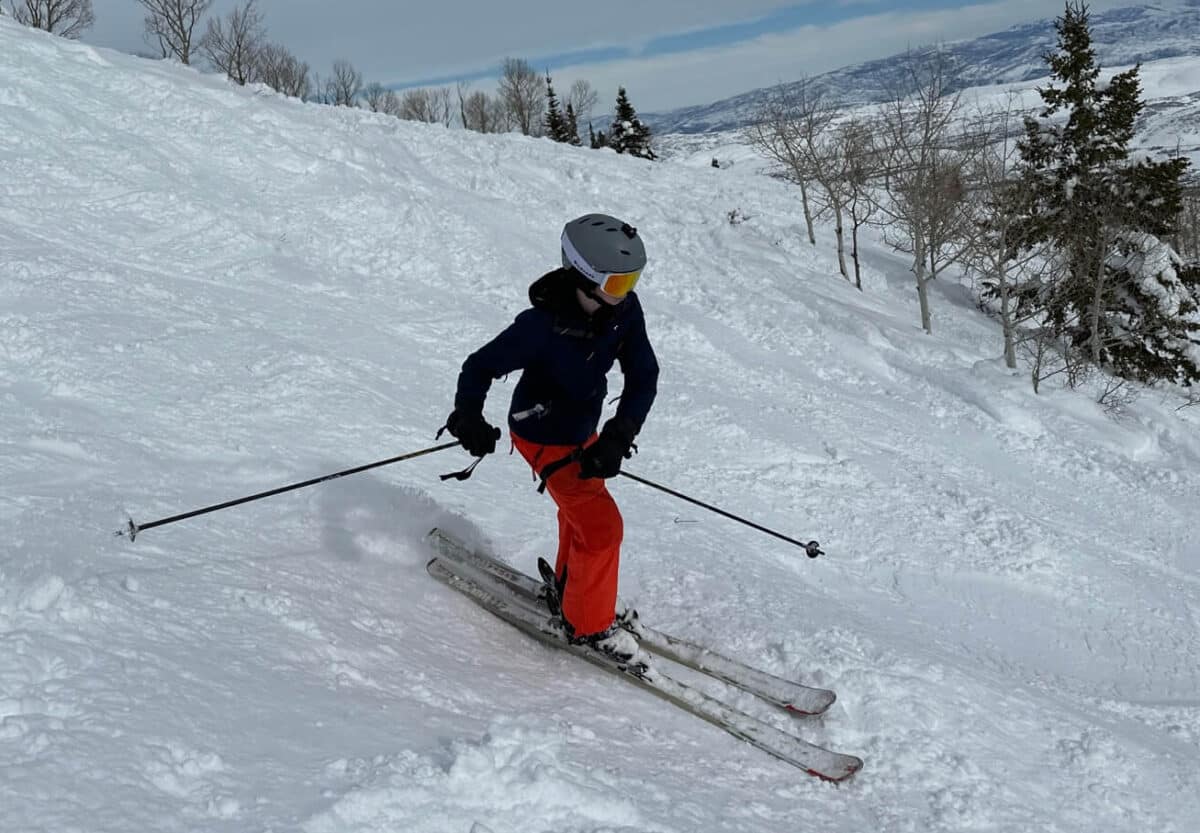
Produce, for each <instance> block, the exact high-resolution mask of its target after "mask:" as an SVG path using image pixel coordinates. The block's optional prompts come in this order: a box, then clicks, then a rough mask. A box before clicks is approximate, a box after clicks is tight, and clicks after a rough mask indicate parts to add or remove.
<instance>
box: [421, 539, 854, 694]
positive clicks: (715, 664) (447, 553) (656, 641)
mask: <svg viewBox="0 0 1200 833" xmlns="http://www.w3.org/2000/svg"><path fill="white" fill-rule="evenodd" d="M427 537H428V539H429V542H430V544H431V545H432V547H433V549H434V551H435V552H437V553H438V554H439V555H441V556H443V557H444V558H447V559H449V560H451V561H454V562H456V563H460V564H465V565H467V566H469V567H474V568H475V569H476V570H479V571H482V572H485V573H487V574H489V575H491V576H494V577H496V578H498V579H500V580H501V581H503V582H504V583H505V584H507V585H509V586H510V587H512V588H513V589H514V590H516V591H517V592H518V593H520V594H522V595H523V596H525V597H527V598H528V599H530V600H531V601H533V602H534V603H536V604H537V605H540V606H543V607H544V599H545V595H544V593H545V585H544V583H543V582H542V581H540V580H538V579H535V578H533V577H532V576H528V575H526V574H525V573H523V572H521V571H520V570H516V569H513V568H512V567H510V566H508V565H507V564H505V563H504V562H503V561H500V560H499V559H496V558H493V557H492V556H489V555H485V554H483V553H478V552H475V551H474V550H471V549H470V548H468V547H467V546H465V545H464V544H463V543H462V542H460V541H458V540H457V539H455V538H454V537H453V536H452V535H450V534H449V533H447V532H446V531H445V530H442V529H437V528H435V529H433V530H431V531H430V532H429V535H428V536H427ZM636 635H637V636H638V639H639V641H640V642H641V646H642V648H643V649H645V650H647V651H649V652H651V653H652V654H657V655H659V656H662V657H666V658H667V659H669V660H672V661H674V662H678V663H679V664H680V665H686V666H688V667H689V668H692V669H694V670H696V671H700V672H701V673H704V674H708V675H709V676H711V677H715V678H716V679H718V680H721V681H722V682H726V683H729V684H730V685H732V686H735V687H737V688H740V689H742V690H743V691H746V692H749V693H750V694H753V695H754V696H756V697H758V698H760V699H762V700H764V701H766V702H768V703H771V704H772V705H775V706H778V707H779V708H782V709H786V710H787V711H789V712H791V713H793V714H797V715H801V716H808V715H817V714H821V713H823V712H825V711H826V710H827V709H828V708H829V707H830V706H831V705H833V702H834V701H835V700H836V699H837V695H836V694H834V693H833V692H832V691H829V690H827V689H823V688H813V687H811V686H806V685H802V684H801V683H796V682H792V681H791V680H785V679H782V678H780V677H776V676H774V675H773V674H768V673H767V672H766V671H761V670H759V669H757V668H754V667H752V666H749V665H746V664H745V663H743V662H739V661H738V660H735V659H731V658H729V657H727V656H724V655H722V654H718V653H717V652H716V651H713V650H711V649H709V648H705V647H703V646H701V645H697V644H695V643H693V642H689V641H687V640H684V639H679V638H678V637H674V636H671V635H670V634H666V633H663V632H662V631H659V630H656V629H654V628H652V627H649V626H648V625H646V624H645V623H644V622H641V623H640V627H639V628H638V632H637V634H636Z"/></svg>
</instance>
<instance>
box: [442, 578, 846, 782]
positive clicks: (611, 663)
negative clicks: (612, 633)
mask: <svg viewBox="0 0 1200 833" xmlns="http://www.w3.org/2000/svg"><path fill="white" fill-rule="evenodd" d="M426 569H427V570H428V572H429V574H430V575H431V576H433V577H434V578H435V579H437V580H438V581H440V582H442V583H443V584H445V585H447V586H448V587H450V588H452V589H454V590H456V591H458V592H459V593H462V594H463V595H465V596H467V597H468V598H469V599H471V600H472V601H473V602H475V603H476V604H478V605H479V606H480V607H482V608H484V609H485V610H487V611H488V612H490V613H492V614H493V615H495V616H497V617H498V618H500V619H502V620H504V621H505V622H508V623H509V624H510V625H512V626H513V627H515V628H517V629H518V630H520V631H522V632H524V633H526V634H528V635H529V636H532V637H534V638H535V639H538V640H540V641H541V642H543V643H546V644H548V645H551V646H554V647H556V648H559V649H562V650H565V651H567V652H569V653H572V654H575V655H576V656H578V657H581V658H583V659H585V660H587V661H588V662H590V663H592V664H593V665H595V666H597V667H599V668H602V669H604V670H605V671H608V672H610V673H612V674H615V675H617V676H620V677H622V678H624V679H626V680H628V681H629V682H631V683H633V684H635V685H637V686H639V687H640V688H642V689H644V690H646V691H649V692H651V693H652V694H655V695H656V696H658V697H661V698H662V699H664V700H666V701H668V702H670V703H672V704H673V705H675V706H678V707H679V708H681V709H683V710H685V711H688V712H690V713H692V714H693V715H695V716H697V717H699V718H701V719H703V720H706V721H708V722H709V723H711V724H713V725H714V726H717V727H719V728H721V729H724V730H725V731H726V732H728V733H729V734H731V735H733V736H734V737H736V738H739V739H741V740H743V741H745V742H746V743H749V744H750V745H751V746H754V747H756V748H758V749H760V750H762V751H763V752H766V753H767V754H769V755H771V756H772V757H774V758H777V759H779V760H781V761H784V762H785V763H788V764H791V765H792V766H794V767H797V768H798V769H800V770H802V771H803V772H805V773H808V774H809V775H813V776H815V777H817V778H822V779H824V780H827V781H842V780H845V779H846V778H849V777H850V776H851V775H853V774H854V773H856V772H857V771H858V770H859V769H861V768H862V765H863V762H862V760H861V759H859V758H856V757H854V756H853V755H844V754H841V753H839V752H832V751H830V750H828V749H825V748H823V747H820V746H817V745H815V744H812V743H809V742H807V741H805V740H801V739H800V738H798V737H796V736H794V735H790V734H788V733H787V732H784V731H781V730H779V729H777V728H775V727H774V726H771V725H770V724H768V723H764V722H762V721H760V720H758V719H757V718H754V717H751V716H750V715H747V714H743V713H742V712H740V711H738V710H737V709H735V708H733V707H731V706H730V705H728V704H726V703H724V702H722V701H721V700H719V699H717V698H715V697H711V696H709V695H707V694H705V693H703V692H701V691H698V690H696V689H693V688H691V687H690V686H688V685H687V684H685V683H683V682H681V681H679V680H676V679H674V678H673V677H671V676H669V675H668V674H666V673H665V672H663V671H662V670H660V669H659V668H657V667H656V666H655V664H654V663H653V662H650V663H649V664H642V663H635V664H624V663H621V662H618V661H617V660H614V659H613V658H611V657H608V656H606V655H605V654H602V653H600V652H599V651H597V650H595V649H593V648H590V647H588V646H586V645H578V644H573V643H571V642H569V641H568V640H567V639H566V637H565V635H564V633H563V631H562V628H561V627H560V626H558V624H557V622H556V620H554V619H552V618H551V617H550V616H549V615H547V614H546V613H545V612H544V611H542V612H539V611H537V610H536V609H534V608H533V607H530V606H528V605H526V604H524V603H523V602H522V594H520V593H519V592H517V591H516V590H515V589H514V588H512V587H511V585H507V584H505V583H504V582H502V581H500V580H499V579H495V578H492V577H489V576H487V575H486V574H482V573H478V572H474V573H473V572H472V571H471V570H470V569H469V568H468V570H462V569H461V565H458V564H455V562H453V561H449V560H443V559H442V558H440V557H434V558H433V559H431V560H430V561H429V563H428V565H427V566H426Z"/></svg>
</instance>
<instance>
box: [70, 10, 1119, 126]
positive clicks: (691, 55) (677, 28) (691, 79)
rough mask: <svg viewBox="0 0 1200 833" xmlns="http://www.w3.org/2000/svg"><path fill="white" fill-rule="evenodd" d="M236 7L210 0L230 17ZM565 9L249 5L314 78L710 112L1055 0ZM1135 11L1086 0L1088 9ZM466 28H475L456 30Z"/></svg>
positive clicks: (129, 17) (1018, 17)
mask: <svg viewBox="0 0 1200 833" xmlns="http://www.w3.org/2000/svg"><path fill="white" fill-rule="evenodd" d="M236 5H238V0H215V2H214V4H213V7H212V11H211V13H219V14H225V13H227V12H228V11H229V10H230V9H232V8H233V7H234V6H236ZM571 5H572V6H573V7H574V8H572V9H571V11H570V13H569V14H568V13H566V12H565V11H564V9H565V7H564V4H562V3H559V2H549V0H511V2H505V3H484V2H479V0H441V1H440V2H437V3H420V4H409V3H393V2H381V0H338V2H331V1H330V0H258V6H259V9H260V10H261V11H262V13H263V15H264V17H265V20H266V25H267V30H268V35H269V37H270V38H271V39H272V40H274V41H277V42H279V43H282V44H283V45H285V46H287V47H288V48H290V49H291V50H292V52H294V53H295V54H297V55H298V56H299V57H300V58H302V59H303V60H305V61H307V62H308V63H309V65H310V66H311V67H312V69H313V70H314V71H315V72H317V73H320V74H325V73H328V71H329V68H330V67H331V66H332V64H333V61H334V60H336V59H338V58H345V59H348V60H350V61H351V62H352V63H353V64H354V65H355V66H356V67H357V68H358V69H359V70H360V71H362V72H363V74H364V76H365V78H366V80H368V81H379V82H381V83H383V84H385V85H386V86H391V87H396V88H403V87H411V86H438V85H453V84H454V83H455V82H457V81H459V80H465V81H469V82H470V83H471V84H472V87H473V88H475V89H485V90H490V89H491V88H492V87H493V84H494V75H495V71H496V67H497V66H499V64H500V62H501V61H502V60H503V59H504V58H505V57H518V58H525V59H527V60H529V61H530V62H531V63H532V64H533V65H534V66H536V67H538V68H539V69H543V68H544V69H548V70H549V71H550V72H551V73H552V74H553V76H554V77H555V80H556V83H557V84H558V86H559V89H560V90H562V89H566V88H567V87H569V86H570V84H571V82H573V81H574V80H576V79H579V78H582V79H586V80H588V81H590V82H591V83H592V85H593V86H594V87H595V88H596V90H597V91H598V92H599V94H600V100H601V102H606V101H608V100H609V99H610V98H613V97H615V95H616V90H617V87H618V86H619V85H624V86H625V87H626V88H627V90H628V91H629V95H630V99H631V100H632V101H633V103H634V106H635V107H637V108H638V109H639V110H641V111H644V112H656V111H657V112H661V111H666V110H672V109H675V108H677V107H684V106H690V105H695V104H706V103H710V102H713V101H717V100H720V99H722V98H726V97H729V96H731V95H736V94H738V93H741V92H746V91H748V90H751V89H755V88H758V87H763V86H769V85H771V84H774V83H777V82H779V81H788V80H795V79H796V78H799V77H800V76H802V75H813V74H818V73H821V72H825V71H827V70H831V69H837V68H838V67H842V66H847V65H851V64H856V63H859V62H861V61H866V60H871V59H874V58H880V57H884V56H887V55H891V54H894V53H896V52H900V51H903V50H905V49H906V48H908V47H910V46H920V45H924V44H928V43H931V42H936V41H946V40H955V39H960V38H970V37H977V36H979V35H984V34H988V33H990V32H994V31H998V30H1001V29H1005V28H1008V27H1009V26H1012V25H1015V24H1018V23H1022V22H1026V21H1030V20H1036V19H1040V18H1045V17H1053V16H1055V15H1056V14H1059V13H1060V12H1061V7H1062V6H1061V4H1060V3H1058V2H1054V0H998V1H997V2H983V3H976V4H968V3H961V2H952V0H905V1H904V2H888V1H887V0H836V2H827V1H826V0H806V2H800V3H796V2H791V3H787V2H779V1H778V0H738V1H737V2H730V0H655V2H652V3H634V2H629V1H628V0H612V2H605V3H603V4H583V3H579V4H571ZM1128 5H1133V2H1132V0H1095V1H1094V2H1092V3H1090V7H1091V8H1092V9H1093V11H1097V12H1098V11H1103V10H1105V9H1109V8H1114V7H1118V6H1128ZM93 8H94V9H95V14H96V25H95V27H94V28H93V29H92V31H90V32H89V33H88V34H87V35H86V36H85V37H84V38H83V40H84V41H85V42H87V43H91V44H95V45H99V46H109V47H114V48H117V49H121V50H124V51H127V52H138V51H147V50H148V49H149V47H148V45H147V44H146V42H145V41H144V40H143V38H142V10H141V7H140V6H139V5H138V4H137V3H136V2H135V0H94V2H93ZM464 21H469V22H470V26H469V27H468V26H464Z"/></svg>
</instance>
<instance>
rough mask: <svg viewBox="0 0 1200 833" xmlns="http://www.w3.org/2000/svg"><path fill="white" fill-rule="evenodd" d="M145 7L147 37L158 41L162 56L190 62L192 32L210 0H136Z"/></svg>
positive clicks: (206, 9) (185, 62) (210, 3)
mask: <svg viewBox="0 0 1200 833" xmlns="http://www.w3.org/2000/svg"><path fill="white" fill-rule="evenodd" d="M137 2H138V3H139V4H141V6H142V8H144V9H145V10H146V17H145V18H144V20H143V22H144V24H145V27H146V36H147V38H153V39H154V40H155V41H156V42H157V43H158V48H159V50H161V52H162V57H164V58H169V57H174V58H177V59H179V61H180V62H181V63H184V64H190V63H191V62H192V48H193V43H192V39H193V33H194V32H195V30H196V26H198V25H199V23H200V18H202V17H203V16H204V13H205V12H207V11H208V8H209V6H211V5H212V2H213V0H137Z"/></svg>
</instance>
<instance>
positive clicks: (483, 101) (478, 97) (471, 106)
mask: <svg viewBox="0 0 1200 833" xmlns="http://www.w3.org/2000/svg"><path fill="white" fill-rule="evenodd" d="M460 95H461V93H460ZM459 106H460V109H461V112H462V121H463V127H465V128H466V129H467V130H474V131H476V132H479V133H499V132H501V131H503V130H504V129H506V128H505V124H504V119H503V114H502V113H501V112H500V111H502V110H503V109H504V105H503V104H502V103H501V102H500V101H498V100H496V99H494V98H492V97H491V96H489V95H488V94H487V93H485V92H483V91H481V90H476V91H475V92H473V93H469V94H467V95H466V96H465V97H463V98H460V104H459Z"/></svg>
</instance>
